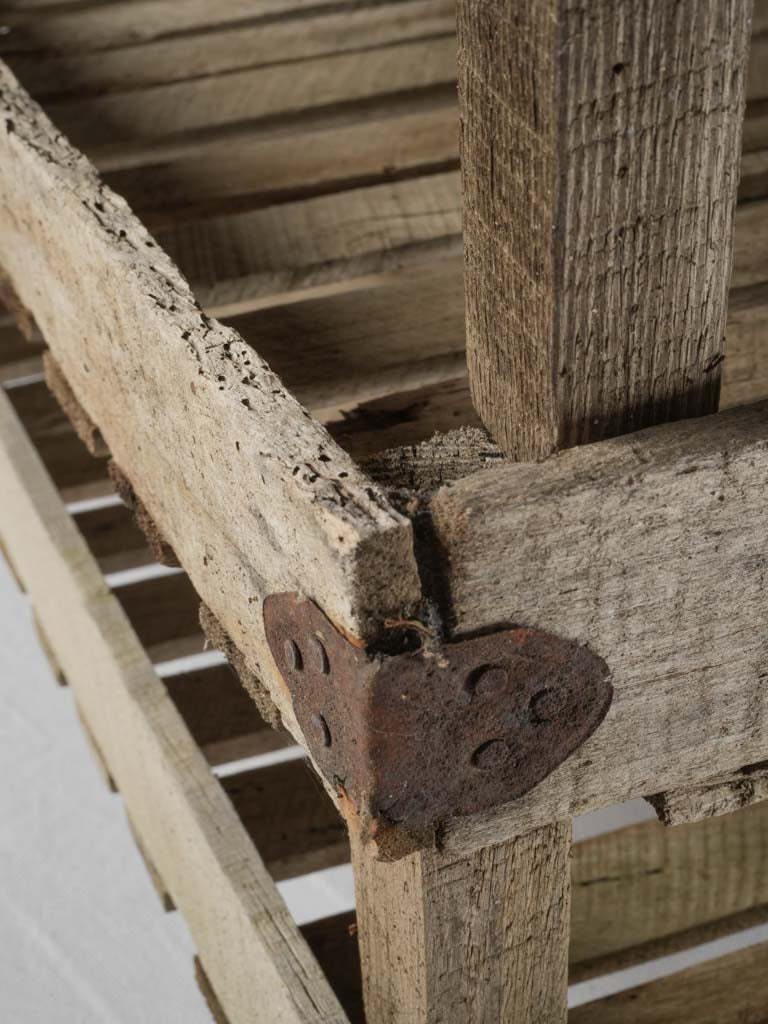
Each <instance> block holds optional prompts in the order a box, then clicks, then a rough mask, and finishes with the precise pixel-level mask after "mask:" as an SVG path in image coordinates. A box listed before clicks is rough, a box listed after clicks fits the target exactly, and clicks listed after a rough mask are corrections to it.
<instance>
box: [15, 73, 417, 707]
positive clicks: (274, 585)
mask: <svg viewBox="0 0 768 1024" xmlns="http://www.w3.org/2000/svg"><path fill="white" fill-rule="evenodd" d="M0 110H1V111H2V118H0V123H1V124H2V128H0V155H1V156H2V159H1V161H0V166H2V168H3V173H2V176H1V177H2V187H3V190H4V194H5V196H6V199H7V203H6V205H5V207H4V209H5V210H6V212H7V211H9V210H11V209H12V210H13V215H12V216H11V215H10V214H9V215H8V216H7V217H6V218H5V219H4V220H3V219H2V218H0V220H1V221H2V224H1V225H0V226H1V227H2V230H0V264H2V265H3V266H4V268H5V270H6V272H7V273H8V275H9V276H10V278H11V279H12V281H13V284H14V287H15V288H16V290H17V291H18V293H19V295H20V296H21V298H22V300H23V301H24V302H25V304H26V305H28V306H29V307H30V308H31V307H34V312H35V315H36V317H37V318H38V320H39V322H40V326H41V329H42V330H43V332H44V334H45V337H46V340H47V341H48V343H49V345H50V347H51V350H52V352H53V354H54V356H55V358H56V360H57V362H58V363H59V365H60V367H61V369H62V371H63V372H64V374H65V375H66V378H67V381H68V383H69V385H70V387H71V389H72V391H73V393H74V395H75V397H76V398H77V400H78V401H79V403H80V404H81V405H82V407H83V408H84V409H85V411H86V412H87V413H88V415H89V416H90V417H91V419H92V420H93V422H94V423H96V424H98V426H99V428H100V430H101V433H102V435H103V437H104V440H105V441H106V443H107V445H108V447H109V449H110V451H111V453H112V455H113V457H114V459H115V461H116V462H117V464H118V465H119V466H120V467H121V469H123V470H124V471H125V473H126V475H127V476H128V477H129V479H130V480H131V483H132V484H133V485H134V488H135V490H136V493H137V495H138V497H139V498H140V499H141V500H142V501H143V503H144V504H145V506H146V507H147V509H148V511H149V512H150V514H151V515H152V518H153V519H154V521H155V522H156V524H157V526H158V529H159V530H160V532H161V534H162V536H163V537H164V538H165V539H166V540H167V541H168V543H170V545H171V546H172V548H173V550H174V551H175V552H176V554H177V556H178V557H179V559H180V561H181V562H182V563H183V564H184V565H185V567H187V569H188V571H189V573H190V577H191V579H192V582H193V583H194V585H195V589H196V590H197V591H198V593H199V594H200V596H201V598H202V599H203V600H204V601H205V602H206V603H207V604H208V605H209V606H210V607H211V608H212V609H213V610H214V612H215V614H216V615H217V617H218V618H219V619H220V621H221V622H222V623H223V624H224V626H225V628H226V629H227V631H228V632H229V634H230V635H231V637H232V639H233V640H234V641H235V642H236V643H237V644H238V645H239V647H240V648H241V650H242V651H243V653H244V654H245V657H246V659H247V661H248V663H249V666H250V668H251V669H252V670H253V671H254V672H256V673H257V674H258V675H260V676H261V678H262V679H263V680H264V681H265V682H266V683H267V685H270V681H271V685H273V686H274V688H275V694H276V700H277V702H278V704H279V705H280V707H281V710H282V712H283V714H284V717H285V719H286V722H287V724H288V725H289V727H290V726H293V727H295V722H294V721H293V714H292V710H291V706H290V700H289V697H288V694H287V692H286V690H285V687H284V684H283V683H282V680H281V679H279V678H277V677H276V674H275V669H274V663H273V660H272V658H271V655H270V654H269V652H268V649H267V646H266V644H265V640H264V625H263V618H262V610H261V605H262V600H263V598H264V597H265V596H266V595H267V594H269V593H271V592H275V591H285V590H300V591H303V592H304V593H306V594H308V595H311V596H313V598H314V599H315V600H316V601H317V602H318V604H320V605H321V606H322V607H323V608H324V609H325V610H326V611H327V612H328V614H329V615H331V616H332V617H333V618H334V620H335V621H336V622H337V623H338V624H339V625H340V626H341V627H342V628H344V629H346V630H348V631H349V632H350V633H351V634H352V635H357V636H359V637H361V638H362V639H364V640H374V639H375V636H376V634H377V633H378V632H379V631H380V630H381V628H382V624H383V622H384V621H385V620H386V619H387V618H389V617H390V616H392V615H394V616H399V615H401V614H402V613H403V610H404V609H405V608H407V607H408V606H412V605H413V604H414V603H415V602H417V601H418V600H419V598H420V592H421V591H420V584H419V579H418V574H417V571H416V566H415V561H414V556H413V550H412V528H411V524H410V522H408V521H407V520H406V519H405V518H403V517H402V516H400V515H398V514H397V513H396V512H395V511H394V510H393V509H392V508H391V507H390V506H389V505H388V504H387V502H386V500H385V499H384V497H383V495H382V494H381V492H379V491H377V490H376V489H375V487H373V486H372V483H371V481H370V480H369V479H368V478H366V477H365V476H364V474H362V473H361V471H360V470H359V469H358V468H357V467H356V466H355V464H354V463H353V462H352V460H351V459H349V458H348V457H347V456H346V455H345V454H344V452H343V451H342V450H341V449H340V448H338V446H336V445H335V444H334V442H333V441H332V440H331V438H330V437H329V435H328V433H327V432H326V431H325V430H324V429H323V428H322V427H320V426H319V424H317V423H316V422H314V421H313V420H311V418H309V416H308V415H307V414H306V412H305V411H304V410H303V409H302V407H301V406H300V405H299V404H298V402H296V400H295V399H294V398H293V397H292V396H290V395H289V394H288V393H287V392H286V391H285V389H284V387H283V386H282V384H281V383H280V381H279V380H278V379H277V378H276V377H275V376H274V375H273V374H272V373H271V372H270V371H269V370H268V369H267V367H266V366H265V364H264V363H263V362H262V361H261V360H260V359H259V357H258V356H256V355H255V353H254V352H253V350H252V349H251V348H250V347H249V346H247V345H246V344H245V343H244V342H243V341H242V340H241V339H240V338H239V337H238V336H237V335H236V334H235V333H234V332H232V331H229V330H226V329H225V328H223V327H221V326H220V325H219V324H217V323H216V322H215V321H212V320H210V319H209V318H207V317H206V316H205V315H204V314H203V313H202V312H201V311H200V309H199V307H198V306H197V304H196V302H195V301H194V299H193V297H192V295H191V292H190V291H189V288H188V286H187V284H186V282H184V280H183V279H182V278H181V276H180V275H179V273H178V271H177V270H176V268H175V267H174V266H173V264H172V263H171V261H170V260H169V259H168V258H167V257H166V256H165V255H164V254H163V253H162V252H161V251H160V250H159V249H158V247H157V246H156V245H155V243H154V242H153V240H152V239H151V238H150V237H149V235H148V234H147V233H146V231H145V230H144V229H143V228H142V227H141V225H140V224H139V223H138V222H137V221H136V220H135V218H133V216H132V215H131V214H130V212H129V211H128V210H127V208H126V207H125V205H124V203H122V202H121V201H120V200H119V199H117V198H116V197H115V196H113V195H112V193H110V192H109V190H107V189H105V188H104V187H103V186H102V185H101V184H100V183H99V181H98V178H97V176H96V174H95V172H94V170H93V168H92V167H91V166H90V165H89V164H88V162H87V161H86V160H85V159H84V158H82V157H80V156H79V155H78V154H77V153H76V152H75V151H74V150H73V149H71V148H70V147H69V146H68V145H67V143H66V142H65V140H64V139H63V138H62V137H61V135H60V134H59V133H58V132H57V131H56V129H55V128H54V127H53V126H52V125H51V123H50V121H48V119H47V118H46V117H45V115H44V114H42V112H41V111H40V110H39V108H38V107H37V106H36V105H35V104H34V103H33V102H32V101H31V100H30V99H29V97H28V96H27V95H26V94H25V92H24V91H23V90H22V89H21V88H20V87H19V86H18V84H17V83H16V81H15V79H14V78H13V76H12V75H11V74H10V72H9V71H8V70H7V69H3V70H2V78H0ZM52 195H55V196H56V202H55V203H51V196H52ZM44 208H45V209H46V210H47V211H48V212H46V213H45V215H43V209H44ZM51 211H53V212H54V214H55V215H52V214H51ZM62 296H67V301H66V302H63V301H62ZM118 339H119V343H118ZM105 380H110V381H112V382H113V384H114V387H110V388H109V389H106V388H104V387H103V386H102V382H103V381H105ZM150 380H151V381H152V388H149V389H147V388H146V387H145V384H146V382H147V381H150ZM136 402H138V403H139V406H141V409H139V408H137V407H136V404H135V403H136ZM292 551H293V552H294V553H295V557H294V555H292V554H291V552H292ZM384 566H386V568H387V571H386V574H384V573H383V571H382V569H383V567H384Z"/></svg>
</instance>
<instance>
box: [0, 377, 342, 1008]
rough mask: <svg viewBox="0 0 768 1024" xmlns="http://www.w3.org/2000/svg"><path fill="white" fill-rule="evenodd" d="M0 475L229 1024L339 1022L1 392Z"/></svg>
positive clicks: (33, 578)
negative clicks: (276, 1020)
mask: <svg viewBox="0 0 768 1024" xmlns="http://www.w3.org/2000/svg"><path fill="white" fill-rule="evenodd" d="M0 480H1V481H2V495H3V500H2V501H1V502H0V537H2V541H3V544H4V545H6V546H7V547H9V548H12V549H13V551H14V558H15V562H16V565H17V566H18V569H19V572H20V575H21V577H22V579H23V581H24V583H25V585H26V587H27V590H28V592H29V594H30V596H31V599H32V601H33V603H34V605H35V608H36V611H37V613H38V614H39V616H40V620H41V622H42V624H43V626H44V628H45V631H46V634H47V635H48V637H49V638H50V641H51V644H52V645H53V646H54V648H55V650H56V654H57V657H58V658H59V660H60V662H61V665H62V668H63V669H64V671H65V673H66V675H67V678H68V680H69V683H70V685H71V686H72V688H73V690H74V691H75V694H76V697H77V700H78V702H79V704H80V706H81V707H82V710H83V713H84V715H86V716H87V721H88V725H89V727H90V728H91V729H92V731H93V734H94V736H95V738H96V740H97V742H98V744H99V747H100V749H101V751H102V753H103V755H104V758H105V760H106V761H107V763H108V765H109V770H110V772H111V773H112V774H113V775H114V779H115V782H116V783H117V785H118V786H119V789H120V792H121V794H122V796H123V799H124V801H125V804H126V807H127V808H128V811H129V813H130V815H131V819H132V821H133V823H134V825H135V827H136V828H137V830H138V831H139V832H140V834H141V837H142V842H143V843H144V845H145V847H146V850H147V853H148V855H149V856H150V858H151V860H152V862H153V864H154V865H155V866H156V867H157V869H158V871H159V873H160V875H161V877H162V879H163V883H164V885H165V886H166V887H167V890H168V891H169V892H170V894H171V896H172V898H173V901H174V903H175V904H176V906H177V907H179V909H180V910H181V911H182V913H183V914H184V917H185V919H186V921H187V924H188V926H189V928H190V932H191V934H192V937H193V941H194V942H195V944H196V946H197V948H198V950H199V953H200V957H201V960H202V962H203V963H204V964H205V967H206V970H207V972H208V973H209V975H210V976H211V977H213V978H215V979H216V991H217V994H218V996H219V998H220V999H221V1002H222V1005H223V1006H224V1007H225V1009H226V1013H227V1016H228V1018H229V1020H230V1022H231V1024H245V1022H246V1021H247V1022H248V1024H253V1022H254V1021H258V1022H264V1024H266V1022H267V1021H269V1022H271V1021H273V1020H274V1019H275V1017H276V1016H277V1017H278V1019H282V1020H284V1021H285V1022H286V1024H321V1022H322V1024H330V1022H334V1024H345V1016H344V1014H343V1012H342V1010H341V1008H340V1006H339V1004H338V1002H337V1000H336V998H335V997H334V995H333V993H332V992H331V990H330V989H329V987H328V985H327V984H326V982H325V979H324V978H323V976H322V974H321V972H320V970H319V968H318V966H317V964H316V963H315V961H314V960H313V958H312V955H311V953H310V952H309V949H308V948H307V946H306V944H305V942H304V941H303V939H302V938H301V936H300V934H299V932H298V930H297V928H296V927H295V925H294V924H293V921H292V920H291V917H290V915H289V913H288V911H287V909H286V907H285V904H284V903H283V902H282V900H281V898H280V896H279V894H278V892H277V890H276V889H275V887H274V884H273V882H272V880H271V878H270V877H269V875H268V873H267V872H266V870H265V868H264V865H263V863H262V862H261V860H260V859H259V857H258V855H257V853H256V851H255V849H254V847H253V843H252V842H251V840H250V839H249V837H248V836H247V835H246V833H245V830H244V829H243V827H242V825H241V824H240V822H239V821H238V818H237V816H236V814H235V813H234V811H233V809H232V807H231V805H230V803H229V802H228V801H227V800H226V799H225V798H224V796H223V794H222V791H221V787H220V785H219V783H218V782H217V781H216V779H215V778H214V777H213V776H212V774H211V771H210V768H209V766H208V764H207V763H206V761H205V759H204V758H203V756H202V754H201V753H200V752H199V750H198V749H197V747H196V746H195V744H194V742H193V741H192V739H191V737H190V736H189V734H188V732H187V730H186V729H185V727H184V724H183V722H182V720H181V718H180V716H179V714H178V712H177V711H176V710H175V708H174V707H173V704H172V703H171V700H170V698H169V697H168V695H167V694H166V693H165V692H164V689H163V686H162V683H161V682H160V681H159V680H158V678H157V676H156V675H155V673H154V672H153V670H152V668H151V666H150V664H149V661H148V660H147V658H146V655H145V654H144V652H143V651H142V649H141V646H140V644H139V642H138V640H137V639H136V636H135V635H134V634H133V632H132V630H131V629H130V626H129V624H128V622H127V620H126V619H125V616H124V614H123V612H122V611H121V609H120V607H119V605H118V603H117V601H116V600H115V599H114V597H113V596H112V595H111V594H110V593H109V591H108V589H107V586H106V584H105V582H104V580H103V577H102V576H101V573H100V571H99V569H98V566H97V565H96V563H95V561H94V560H93V557H92V556H91V555H90V553H89V551H88V549H87V547H86V545H85V542H84V541H83V539H82V537H81V536H80V535H79V533H78V531H77V529H76V528H75V526H74V523H73V522H72V520H71V519H70V518H69V516H68V515H67V514H66V512H65V510H64V508H63V506H62V504H61V501H60V499H59V497H58V495H57V493H56V491H55V489H54V487H53V484H52V483H51V481H50V480H49V479H48V477H47V475H46V473H45V470H44V468H43V466H42V464H41V463H40V461H39V459H38V457H37V456H36V454H35V451H34V448H33V447H32V444H31V442H30V440H29V439H28V438H27V437H26V436H25V434H24V431H23V429H22V427H21V425H20V423H19V422H18V420H17V418H16V417H15V415H14V413H13V411H12V409H11V406H10V404H9V402H8V400H7V397H6V396H5V395H4V394H3V393H2V391H0ZM265 991H268V992H269V1002H268V1003H267V1001H266V1000H265V999H264V992H265Z"/></svg>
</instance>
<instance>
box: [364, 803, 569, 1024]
mask: <svg viewBox="0 0 768 1024" xmlns="http://www.w3.org/2000/svg"><path fill="white" fill-rule="evenodd" d="M570 843H571V827H570V823H567V824H558V825H552V826H548V827H546V828H543V829H539V830H538V831H535V832H532V833H529V834H528V835H525V836H520V837H517V838H516V839H514V840H512V841H511V842H509V843H505V844H501V845H498V846H491V847H488V848H486V849H482V850H477V851H476V852H475V853H473V854H472V855H471V856H468V857H459V858H455V857H450V856H443V855H441V854H439V853H437V852H435V851H425V852H423V853H416V854H411V855H410V856H408V857H406V858H404V859H403V860H400V861H397V862H396V863H394V864H388V863H383V862H379V861H376V860H374V859H373V857H372V855H371V852H370V850H369V849H360V848H356V846H355V843H354V842H353V864H354V867H355V884H356V889H357V908H358V909H357V919H358V928H359V936H360V950H361V958H362V968H363V984H364V990H365V996H366V1019H367V1021H368V1024H406V1022H407V1024H427V1022H429V1024H437V1022H442V1021H446V1022H447V1021H472V1024H498V1022H499V1021H507V1020H509V1021H515V1024H525V1022H527V1021H539V1022H541V1024H545V1022H546V1024H549V1022H556V1021H563V1022H564V1021H565V1019H566V1003H565V999H566V987H567V971H568V965H567V960H568V955H567V954H568V918H569V904H570V886H569V853H570Z"/></svg>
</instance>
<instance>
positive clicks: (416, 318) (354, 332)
mask: <svg viewBox="0 0 768 1024" xmlns="http://www.w3.org/2000/svg"><path fill="white" fill-rule="evenodd" d="M225 323H227V325H228V326H230V327H232V328H233V329H234V330H236V331H238V333H239V334H240V335H241V337H243V338H244V339H245V341H247V342H248V343H249V344H251V345H252V346H253V348H254V350H255V351H257V352H258V353H259V355H260V356H261V357H262V358H263V359H266V361H267V362H268V363H269V365H270V367H271V368H272V369H273V370H274V371H275V373H277V374H279V376H280V377H281V378H282V379H283V380H284V381H285V383H286V384H287V385H288V387H289V388H290V389H291V392H292V393H293V394H294V395H295V396H296V398H298V400H299V401H300V402H301V403H302V404H303V405H305V406H306V407H307V408H308V409H324V408H330V407H334V406H343V405H350V404H352V403H359V402H366V401H371V400H373V399H377V398H381V397H383V396H385V395H393V394H396V393H398V392H401V391H404V390H412V389H414V388H416V387H426V386H430V385H433V384H440V383H443V382H445V381H448V380H451V379H454V378H456V377H457V376H459V375H461V374H463V373H464V372H465V365H466V364H465V357H464V295H463V289H462V286H461V266H460V262H459V261H458V260H456V259H453V260H435V261H434V262H433V263H431V264H429V265H428V266H425V267H424V268H416V269H414V270H413V271H412V272H411V273H409V274H408V275H406V276H403V277H400V278H395V279H394V280H393V281H386V280H384V281H382V282H381V283H380V284H379V285H378V286H377V287H374V288H367V289H364V290H360V291H355V292H353V293H347V294H342V295H336V296H328V297H326V298H323V299H315V300H307V301H304V302H295V303H291V304H287V305H281V306H275V307H272V308H270V309H264V310H259V311H257V312H255V313H250V314H246V315H243V316H238V317H232V318H228V319H227V320H226V321H225Z"/></svg>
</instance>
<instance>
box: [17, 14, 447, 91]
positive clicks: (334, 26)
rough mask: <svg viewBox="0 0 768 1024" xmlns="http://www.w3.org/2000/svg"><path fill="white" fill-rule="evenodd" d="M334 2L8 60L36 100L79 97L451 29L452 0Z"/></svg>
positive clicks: (138, 16) (51, 28)
mask: <svg viewBox="0 0 768 1024" xmlns="http://www.w3.org/2000/svg"><path fill="white" fill-rule="evenodd" d="M131 6H132V7H133V11H134V20H135V21H140V20H142V11H141V6H140V5H138V4H137V3H136V2H135V0H134V2H133V3H132V5H131ZM185 6H186V2H185ZM283 6H284V7H285V5H283ZM177 7H178V5H177ZM334 7H335V9H334V8H331V9H330V10H329V9H328V8H327V7H326V8H325V9H324V8H323V6H320V5H317V6H316V7H315V9H314V10H312V9H309V10H307V11H306V12H305V13H304V16H303V17H302V19H301V21H300V22H299V23H298V24H297V23H296V22H295V21H294V20H293V19H288V20H285V19H278V20H272V21H263V22H262V23H261V24H257V25H249V24H247V23H246V24H244V25H243V24H240V25H237V26H236V27H234V28H226V27H223V26H221V25H219V26H216V27H215V28H214V29H213V31H205V26H201V29H200V30H199V31H197V32H195V33H194V34H191V35H189V34H182V35H180V36H170V37H169V36H166V37H164V38H161V39H159V40H156V41H152V40H150V41H148V42H144V43H135V42H134V43H132V44H131V43H127V44H126V45H124V46H121V47H114V46H111V47H110V48H109V49H108V50H102V51H96V52H94V53H82V52H80V53H76V54H74V55H72V54H68V53H56V54H52V55H47V56H46V59H45V60H44V61H41V60H40V58H39V56H37V55H33V56H27V57H25V56H23V55H21V56H19V57H17V58H14V59H13V60H12V65H13V69H14V71H15V73H16V74H17V75H18V76H19V78H20V79H21V81H22V82H23V83H24V86H25V87H26V88H27V89H28V90H29V91H30V92H31V93H32V94H33V95H34V96H35V98H38V99H39V98H41V97H46V98H53V97H55V96H61V95H70V94H76V95H78V96H81V97H82V96H87V95H89V94H91V95H93V94H99V95H104V94H105V93H108V92H117V91H123V90H127V89H134V90H135V89H141V88H146V87H147V86H152V85H158V84H160V83H162V82H172V81H177V80H182V79H189V78H198V77H202V76H210V75H216V74H221V73H222V72H225V71H235V70H239V69H242V68H245V67H250V68H254V67H259V66H263V65H270V64H283V63H288V62H294V63H295V62H298V61H305V60H307V59H310V58H313V57H321V56H330V55H332V54H338V53H344V52H349V51H354V50H360V49H369V48H372V47H376V46H384V45H387V44H392V43H397V42H404V41H406V40H408V39H420V38H426V37H435V36H439V35H449V34H452V33H453V32H454V31H455V17H454V11H453V6H452V4H451V3H450V2H449V0H411V2H409V3H406V4H403V3H399V2H396V3H381V4H375V5H372V6H368V5H366V6H365V7H363V8H360V7H359V6H358V7H356V8H351V9H350V8H347V9H346V10H341V11H340V10H338V5H334ZM217 8H218V9H219V10H220V9H221V5H220V4H217V5H216V7H215V8H214V7H211V5H208V9H209V12H210V15H211V17H212V18H214V19H215V18H216V16H217ZM120 13H121V14H122V12H120ZM178 16H179V12H178V11H177V17H178ZM56 28H57V26H56V25H55V24H54V25H53V26H48V27H46V28H45V29H44V30H43V31H44V32H45V34H46V35H47V36H48V37H49V38H51V39H55V33H56Z"/></svg>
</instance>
